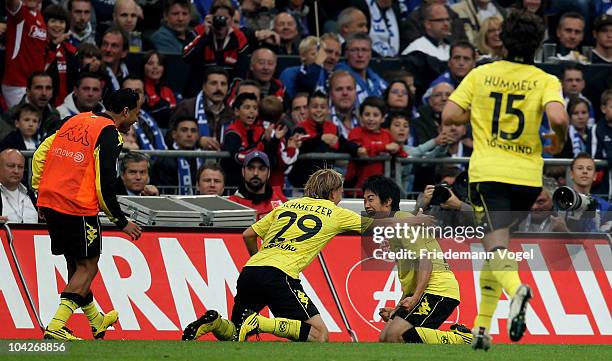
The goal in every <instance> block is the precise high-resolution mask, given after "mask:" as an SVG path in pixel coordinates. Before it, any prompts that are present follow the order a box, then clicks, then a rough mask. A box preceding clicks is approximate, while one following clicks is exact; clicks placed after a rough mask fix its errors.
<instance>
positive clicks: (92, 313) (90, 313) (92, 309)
mask: <svg viewBox="0 0 612 361" xmlns="http://www.w3.org/2000/svg"><path fill="white" fill-rule="evenodd" d="M81 309H82V310H83V313H85V316H87V319H88V320H89V325H90V326H91V327H94V328H96V329H97V328H98V327H100V325H102V321H103V320H104V316H103V315H102V314H101V313H100V311H99V310H98V308H97V307H96V304H95V303H93V302H90V303H88V304H87V305H85V306H83V307H81Z"/></svg>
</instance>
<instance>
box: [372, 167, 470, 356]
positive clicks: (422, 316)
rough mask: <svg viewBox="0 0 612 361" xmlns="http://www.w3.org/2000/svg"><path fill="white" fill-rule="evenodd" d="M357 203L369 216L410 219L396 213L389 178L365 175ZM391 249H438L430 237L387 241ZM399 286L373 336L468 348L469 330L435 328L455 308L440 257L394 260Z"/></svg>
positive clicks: (454, 286) (453, 282)
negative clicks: (395, 300)
mask: <svg viewBox="0 0 612 361" xmlns="http://www.w3.org/2000/svg"><path fill="white" fill-rule="evenodd" d="M362 191H363V204H364V208H365V210H366V212H367V213H368V215H370V216H372V217H374V218H389V217H391V218H395V221H396V222H400V223H403V222H404V221H407V219H408V218H415V216H413V215H411V214H410V213H407V212H401V211H400V210H399V203H400V189H399V187H398V186H397V184H396V183H395V182H394V181H393V180H392V179H390V178H387V177H383V176H372V177H369V178H368V179H367V180H366V181H365V183H364V184H363V188H362ZM389 245H390V248H391V251H393V252H397V251H400V250H402V249H404V250H406V251H413V252H415V254H416V255H419V254H420V250H421V249H427V250H428V251H440V245H439V244H438V241H437V240H436V239H435V238H421V237H418V238H416V242H410V240H408V239H391V240H389ZM397 269H398V274H399V278H400V283H401V285H402V292H403V296H402V300H401V301H400V303H399V304H398V305H397V306H396V307H395V308H391V307H388V308H382V309H381V310H380V316H381V317H382V318H383V320H385V321H386V322H387V324H386V325H385V328H384V329H383V330H382V332H381V333H380V336H379V340H380V342H409V343H427V344H469V343H471V342H472V334H471V331H470V329H468V328H467V327H465V326H464V325H461V324H454V325H452V326H451V327H450V331H440V330H438V329H437V328H438V327H440V326H441V325H442V323H444V321H446V319H447V318H448V317H449V316H450V315H451V314H452V313H453V311H454V309H455V307H457V306H458V305H459V285H458V283H457V279H455V275H454V274H453V272H452V271H451V270H450V267H449V265H448V263H446V260H444V259H434V260H430V259H427V258H423V259H418V260H397Z"/></svg>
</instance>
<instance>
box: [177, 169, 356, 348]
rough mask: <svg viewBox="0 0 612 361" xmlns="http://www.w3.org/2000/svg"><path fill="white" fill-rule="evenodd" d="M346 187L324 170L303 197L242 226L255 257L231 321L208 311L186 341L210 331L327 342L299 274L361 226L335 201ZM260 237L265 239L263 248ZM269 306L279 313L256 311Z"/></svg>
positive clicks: (225, 336) (241, 337)
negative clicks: (342, 236) (338, 238)
mask: <svg viewBox="0 0 612 361" xmlns="http://www.w3.org/2000/svg"><path fill="white" fill-rule="evenodd" d="M342 192H343V186H342V176H341V175H340V174H339V173H338V172H336V171H334V170H332V169H320V170H318V171H316V172H315V173H313V174H312V175H311V176H310V178H309V179H308V181H307V182H306V185H305V188H304V197H303V198H298V199H294V200H291V201H289V202H286V203H284V204H283V205H281V206H279V207H277V208H275V209H274V210H273V211H272V212H270V213H268V215H266V216H265V217H264V218H262V219H261V220H259V221H258V222H257V223H255V224H254V225H253V226H251V227H249V228H248V229H247V230H246V231H244V233H243V238H244V241H245V243H246V246H247V249H248V251H249V254H250V255H251V258H250V259H249V261H248V262H247V263H246V265H245V266H244V268H243V269H242V272H241V273H240V276H239V277H238V283H237V287H236V290H237V294H236V297H235V298H234V308H233V309H232V318H231V321H230V320H226V319H222V318H221V317H220V315H219V313H217V311H214V310H208V311H207V312H206V313H205V314H204V315H203V316H202V317H200V318H199V319H198V320H196V321H194V322H192V323H191V324H189V325H188V326H187V327H186V328H185V330H184V332H183V340H194V339H196V338H198V337H200V336H202V335H204V334H206V333H208V332H212V333H213V334H214V335H215V337H217V339H219V340H238V341H245V340H246V338H247V337H248V336H250V335H252V334H256V333H271V334H274V335H276V336H279V337H284V338H288V339H290V340H293V341H321V342H324V341H327V339H328V331H327V327H326V326H325V324H324V323H323V319H322V318H321V316H320V315H319V311H318V310H317V308H316V307H315V305H314V304H313V303H312V301H311V299H310V298H309V297H308V296H307V295H306V293H305V292H304V289H303V288H302V285H301V283H300V280H299V274H300V272H302V271H303V270H304V269H305V268H306V267H307V266H308V265H309V264H310V262H312V260H313V259H314V258H315V257H316V256H317V254H318V253H319V252H320V251H321V249H322V248H323V247H324V246H325V245H326V244H327V242H329V241H330V240H331V239H332V238H333V237H334V236H335V235H337V234H339V233H343V232H348V231H361V217H360V216H359V215H358V214H357V213H355V212H352V211H349V210H347V209H344V208H340V207H338V206H337V204H338V203H339V202H340V199H341V198H342ZM257 237H261V239H262V240H263V243H262V245H261V248H260V249H259V250H258V249H257ZM266 306H268V307H269V308H270V311H272V313H273V314H274V315H275V316H277V317H276V318H268V317H264V316H262V315H260V314H259V313H258V312H259V311H261V310H262V309H263V308H264V307H266Z"/></svg>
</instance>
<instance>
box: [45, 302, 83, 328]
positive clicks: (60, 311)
mask: <svg viewBox="0 0 612 361" xmlns="http://www.w3.org/2000/svg"><path fill="white" fill-rule="evenodd" d="M77 308H79V305H77V303H76V302H74V301H72V300H69V299H67V298H62V299H61V300H60V304H59V307H58V308H57V311H55V315H54V316H53V319H52V320H51V322H50V323H49V325H48V326H47V329H48V330H50V331H56V330H59V329H60V328H62V327H64V326H65V325H66V322H67V321H68V319H69V318H70V316H72V314H73V313H74V311H75V310H76V309H77Z"/></svg>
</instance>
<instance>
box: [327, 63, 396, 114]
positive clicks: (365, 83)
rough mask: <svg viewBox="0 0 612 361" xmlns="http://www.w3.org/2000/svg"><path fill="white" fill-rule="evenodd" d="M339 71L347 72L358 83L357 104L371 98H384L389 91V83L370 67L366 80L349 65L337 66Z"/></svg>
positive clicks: (367, 70)
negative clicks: (386, 90)
mask: <svg viewBox="0 0 612 361" xmlns="http://www.w3.org/2000/svg"><path fill="white" fill-rule="evenodd" d="M337 70H346V71H348V72H349V73H351V75H353V78H355V82H356V83H357V89H356V91H357V103H359V104H361V102H363V100H364V99H365V98H367V97H369V96H374V97H380V98H382V97H383V96H384V92H385V89H387V82H386V81H385V80H384V79H383V78H381V77H380V75H378V74H376V73H375V72H374V70H372V69H371V68H370V67H368V68H367V69H366V79H367V80H364V79H363V78H362V77H361V75H359V74H358V73H357V72H356V71H354V70H353V69H352V68H351V67H350V66H349V65H348V64H347V63H344V62H343V63H340V64H338V66H337Z"/></svg>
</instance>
